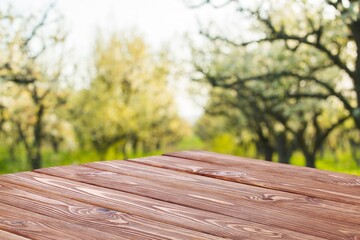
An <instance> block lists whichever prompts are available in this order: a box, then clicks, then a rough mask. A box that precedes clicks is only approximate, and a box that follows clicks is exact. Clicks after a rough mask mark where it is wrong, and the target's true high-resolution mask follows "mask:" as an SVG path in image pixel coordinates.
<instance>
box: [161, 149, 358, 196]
mask: <svg viewBox="0 0 360 240" xmlns="http://www.w3.org/2000/svg"><path fill="white" fill-rule="evenodd" d="M164 155H165V156H172V157H178V158H185V159H189V160H196V161H202V162H207V163H211V164H216V165H223V166H231V167H237V168H239V169H247V170H255V171H259V170H261V171H263V172H266V173H270V174H280V175H282V176H287V177H289V178H291V179H292V180H294V181H300V182H301V181H302V180H303V179H306V180H312V181H313V183H316V184H319V183H320V184H321V187H322V188H323V189H324V192H325V191H326V190H330V191H334V190H335V191H337V192H339V193H340V194H341V193H344V195H346V196H347V195H348V194H351V195H353V194H356V195H358V196H359V195H360V176H356V175H350V174H343V173H337V172H330V171H326V170H320V169H314V168H306V167H300V166H293V165H289V164H282V163H274V162H268V161H262V160H256V159H250V158H244V157H237V156H231V155H226V154H219V153H212V152H206V151H182V152H174V153H168V154H164ZM346 198H347V197H346Z"/></svg>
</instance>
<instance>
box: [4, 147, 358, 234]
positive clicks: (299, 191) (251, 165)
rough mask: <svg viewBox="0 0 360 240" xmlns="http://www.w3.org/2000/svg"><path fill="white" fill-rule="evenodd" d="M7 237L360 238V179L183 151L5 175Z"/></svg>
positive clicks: (244, 159)
mask: <svg viewBox="0 0 360 240" xmlns="http://www.w3.org/2000/svg"><path fill="white" fill-rule="evenodd" d="M0 239H1V240H7V239H9V240H10V239H11V240H13V239H61V240H64V239H101V240H103V239H141V240H143V239H145V240H147V239H148V240H153V239H155V240H156V239H181V240H183V239H197V240H198V239H204V240H209V239H210V240H211V239H257V240H259V239H298V240H300V239H301V240H304V239H334V240H339V239H354V240H359V239H360V177H358V176H353V175H346V174H340V173H333V172H328V171H321V170H316V169H310V168H304V167H295V166H290V165H284V164H279V163H271V162H265V161H260V160H253V159H247V158H240V157H234V156H230V155H222V154H217V153H211V152H204V151H183V152H176V153H170V154H165V155H164V156H152V157H146V158H138V159H133V160H128V161H103V162H96V163H88V164H83V165H72V166H61V167H52V168H44V169H38V170H35V171H32V172H22V173H16V174H7V175H1V176H0Z"/></svg>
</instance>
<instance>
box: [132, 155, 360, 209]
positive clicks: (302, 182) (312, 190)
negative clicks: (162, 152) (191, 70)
mask: <svg viewBox="0 0 360 240" xmlns="http://www.w3.org/2000/svg"><path fill="white" fill-rule="evenodd" d="M134 161H136V162H141V163H143V164H149V165H152V166H155V165H156V166H158V167H159V166H161V167H164V168H167V169H172V170H177V171H183V172H188V173H192V174H197V175H202V176H207V177H212V178H218V179H223V180H227V181H232V182H238V183H243V184H248V185H253V186H258V187H262V188H267V189H274V190H279V191H284V192H289V193H296V194H302V195H306V196H310V197H315V198H321V199H327V200H331V201H336V202H343V203H348V204H354V205H358V206H359V205H360V192H359V191H358V187H353V188H351V189H350V188H348V189H346V190H342V189H341V187H340V186H334V187H333V188H332V187H331V185H329V184H323V183H321V182H316V181H313V180H308V179H305V178H300V179H299V178H296V177H291V176H286V175H281V174H275V173H268V172H267V169H268V168H261V169H259V171H257V170H249V169H245V168H240V167H230V166H224V165H222V166H221V165H215V164H210V163H207V162H201V161H195V160H189V159H184V158H176V157H167V156H163V157H151V158H140V159H135V160H134ZM155 162H156V163H155ZM339 188H340V189H339Z"/></svg>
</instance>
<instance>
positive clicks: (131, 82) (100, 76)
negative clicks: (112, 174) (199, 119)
mask: <svg viewBox="0 0 360 240" xmlns="http://www.w3.org/2000/svg"><path fill="white" fill-rule="evenodd" d="M168 65H169V63H168V62H167V60H166V58H165V57H163V56H161V54H157V53H152V52H151V51H150V48H149V47H148V46H147V45H146V43H145V41H144V40H143V39H142V38H141V37H140V36H138V35H136V34H130V36H119V35H117V34H113V35H111V36H110V38H109V39H105V38H103V37H99V38H98V40H97V42H96V47H95V50H94V73H93V78H92V81H91V83H90V86H89V87H88V88H85V89H83V90H81V92H80V94H78V95H77V96H74V99H73V100H72V101H73V108H72V111H71V112H72V118H73V121H74V124H75V129H76V132H77V133H78V136H79V138H82V139H83V141H82V142H87V141H88V142H90V143H91V146H92V147H94V149H96V151H97V152H98V154H99V157H100V158H101V159H105V158H106V155H107V153H108V151H109V150H110V149H111V148H114V147H116V148H121V151H122V155H123V157H124V158H127V149H128V147H129V146H130V147H131V148H132V151H133V152H136V151H137V149H138V148H139V145H140V144H141V145H142V146H143V149H145V150H146V151H149V150H150V149H151V148H160V146H161V144H162V143H166V142H170V141H174V140H175V141H176V140H177V139H178V136H179V134H180V136H181V131H182V129H179V128H181V126H182V123H181V122H182V121H181V120H180V118H179V117H178V115H177V113H176V110H174V102H173V96H172V94H171V93H170V92H169V90H168V88H167V81H168V78H169V66H168Z"/></svg>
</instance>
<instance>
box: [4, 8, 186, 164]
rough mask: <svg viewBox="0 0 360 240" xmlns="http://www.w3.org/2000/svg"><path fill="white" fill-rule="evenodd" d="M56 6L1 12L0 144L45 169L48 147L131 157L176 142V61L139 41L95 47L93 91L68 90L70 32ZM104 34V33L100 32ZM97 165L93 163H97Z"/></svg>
mask: <svg viewBox="0 0 360 240" xmlns="http://www.w3.org/2000/svg"><path fill="white" fill-rule="evenodd" d="M61 21H62V18H61V16H59V15H57V14H56V11H54V6H53V5H50V6H49V8H48V9H46V11H45V12H44V13H43V15H41V16H40V17H39V16H35V15H32V16H22V15H19V14H18V13H16V12H14V11H13V10H12V9H11V8H8V9H1V11H0V48H1V51H0V81H1V82H0V94H1V97H0V141H1V145H2V146H4V147H5V148H6V149H7V151H8V152H9V156H10V158H11V159H12V160H13V161H15V160H16V159H17V158H18V157H19V156H18V153H20V152H23V151H24V152H25V153H26V154H25V155H26V158H27V160H28V163H29V167H30V168H32V169H36V168H40V167H41V166H42V155H43V152H44V149H45V148H46V149H50V148H51V149H53V150H54V151H59V150H66V149H67V150H70V149H76V148H80V149H83V150H95V151H96V152H97V153H98V155H99V159H104V158H105V157H106V154H107V152H108V151H109V149H111V148H113V149H117V151H119V152H121V153H122V154H123V156H124V157H125V158H126V157H127V154H128V151H131V152H132V153H136V152H137V151H139V150H141V151H143V152H147V151H151V150H154V149H158V148H160V147H161V146H163V145H166V144H170V143H173V142H176V141H178V140H179V139H180V138H181V137H182V136H183V134H185V133H186V129H187V126H186V124H185V123H184V122H183V121H182V120H181V119H180V117H179V116H178V115H177V112H176V108H175V105H174V100H173V96H172V95H171V94H170V92H169V89H168V81H169V79H170V78H171V68H172V65H171V62H170V61H169V60H168V57H167V55H166V54H164V53H161V52H160V53H155V52H152V51H151V49H150V47H149V46H147V45H146V43H145V42H144V40H143V39H142V38H141V37H140V36H138V35H136V34H130V35H129V36H121V35H117V34H113V35H112V36H111V37H110V38H104V37H99V38H98V39H97V40H96V41H95V42H96V43H95V48H94V56H93V57H92V59H93V61H92V66H90V67H89V69H91V70H90V71H89V73H88V76H89V78H90V79H91V80H90V81H89V82H90V83H89V84H88V86H83V87H82V88H81V89H78V88H76V87H74V86H77V85H79V84H78V83H76V82H75V83H74V82H72V83H73V84H67V83H68V82H69V81H70V82H71V80H72V79H73V78H75V77H76V76H74V75H73V76H71V78H72V79H70V76H67V75H66V74H65V71H64V69H65V68H64V66H67V68H69V66H68V65H67V64H66V62H64V61H65V60H64V59H66V52H65V51H64V46H65V45H64V42H65V40H66V34H65V33H62V31H61V27H60V26H61ZM99 35H100V34H99ZM93 160H96V159H93Z"/></svg>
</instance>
